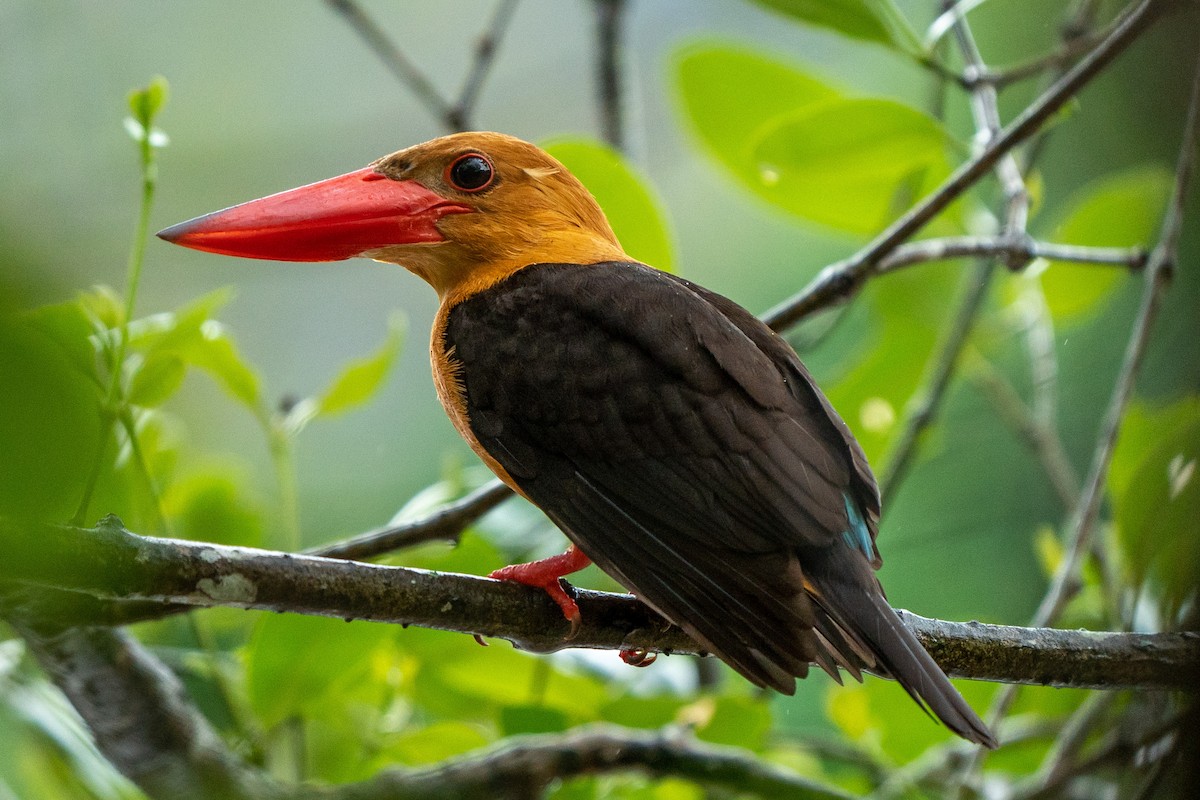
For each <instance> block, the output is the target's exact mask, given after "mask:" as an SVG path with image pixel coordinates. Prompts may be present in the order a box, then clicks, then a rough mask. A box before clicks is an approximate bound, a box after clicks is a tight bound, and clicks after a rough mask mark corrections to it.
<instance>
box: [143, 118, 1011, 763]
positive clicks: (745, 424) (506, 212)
mask: <svg viewBox="0 0 1200 800" xmlns="http://www.w3.org/2000/svg"><path fill="white" fill-rule="evenodd" d="M158 236H159V237H160V238H162V239H164V240H166V241H168V242H173V243H175V244H177V245H182V246H185V247H189V248H193V249H197V250H203V251H208V252H213V253H220V254H224V255H231V256H240V257H245V258H259V259H270V260H276V261H338V260H342V259H347V258H353V257H359V256H362V257H367V258H371V259H375V260H377V261H381V262H387V263H392V264H397V265H400V266H402V267H404V268H406V269H407V270H409V271H410V272H412V273H414V274H415V275H417V276H418V277H420V278H422V279H423V280H424V281H425V282H426V283H428V284H429V285H431V286H432V287H433V289H434V290H435V291H436V292H437V294H438V297H439V300H440V303H439V307H438V310H437V312H436V314H435V316H434V320H433V327H432V333H431V337H430V361H431V363H432V368H433V376H434V384H435V387H436V389H437V394H438V397H439V399H440V400H441V403H442V405H443V407H444V409H445V411H446V413H447V415H448V416H449V418H450V420H451V422H452V423H453V425H454V427H455V428H456V429H457V431H458V432H459V433H460V434H461V435H462V437H463V438H464V439H465V440H466V441H467V443H468V444H469V445H470V447H471V448H472V449H473V450H474V451H475V453H476V454H478V456H479V458H480V459H482V461H483V462H484V463H485V464H486V465H487V466H488V467H489V468H490V469H491V470H492V471H493V472H494V473H495V474H496V475H497V476H498V477H499V478H500V479H501V480H502V481H504V483H506V484H508V486H509V487H511V488H512V490H513V491H514V492H516V493H517V494H519V495H521V496H523V497H525V498H526V499H528V500H529V501H530V502H532V503H533V504H534V505H535V506H537V507H538V508H540V509H541V510H542V511H543V512H544V513H545V514H546V516H547V517H548V518H549V519H550V520H551V521H552V522H553V523H554V524H555V525H557V526H558V527H559V528H560V529H561V530H562V531H563V532H564V533H565V534H566V536H567V538H568V539H569V540H570V541H571V543H572V544H571V546H570V547H569V548H568V549H567V551H566V552H565V553H563V554H562V555H558V556H554V557H551V558H548V559H543V560H542V561H536V562H532V563H529V564H519V565H513V566H509V567H505V568H504V569H501V570H497V571H496V572H494V573H492V577H496V578H499V579H505V580H514V581H517V582H520V583H525V584H528V585H531V586H538V587H541V588H542V589H544V590H546V592H547V593H548V594H549V595H550V596H551V598H552V599H554V601H555V602H556V603H558V605H559V607H560V608H561V609H562V611H563V614H564V616H566V617H567V618H568V619H569V620H571V621H572V622H573V623H575V622H577V621H578V619H579V609H578V606H577V605H576V604H575V602H574V600H573V599H572V598H571V597H570V596H569V595H568V594H567V593H566V592H565V591H564V589H563V588H562V585H561V582H560V578H562V577H563V576H564V575H566V574H569V573H571V572H574V571H576V570H579V569H582V568H583V567H585V566H587V565H588V564H589V563H595V564H596V565H597V566H598V567H599V568H600V569H601V570H603V571H604V572H605V573H607V574H608V575H610V576H611V577H612V578H614V579H615V580H616V581H617V582H619V583H620V584H621V585H622V586H624V587H625V588H627V589H628V590H629V591H631V592H632V593H633V594H634V595H635V596H636V597H637V598H638V599H640V600H641V601H642V602H644V603H646V604H647V605H649V606H650V607H651V608H652V609H654V610H655V611H656V612H658V613H659V614H660V615H662V616H663V617H664V618H665V619H666V620H668V621H669V622H671V623H673V624H675V625H677V626H679V627H680V628H682V629H683V630H684V631H685V632H687V633H688V634H689V635H690V636H691V637H692V638H693V639H695V640H696V641H697V642H698V643H699V644H700V646H701V647H702V648H703V649H704V650H706V651H708V652H710V653H712V654H713V655H715V656H717V657H718V658H720V659H721V660H723V661H724V662H725V663H727V664H728V665H729V666H730V667H732V668H733V669H734V670H735V671H736V672H738V673H740V674H741V675H742V676H744V677H745V678H746V679H748V680H749V681H750V682H751V683H753V684H755V685H757V686H759V687H770V688H771V689H774V690H777V691H779V692H781V693H784V694H793V693H794V692H795V687H796V679H797V678H803V677H805V676H806V675H807V674H808V671H809V666H810V664H816V665H817V666H819V667H820V668H822V669H823V670H825V671H826V672H828V673H829V674H830V675H831V676H833V678H834V679H835V680H837V681H838V682H839V683H840V682H841V680H842V678H841V673H840V672H839V669H841V670H845V671H846V672H848V673H849V674H850V675H852V676H853V677H854V678H855V679H857V680H859V681H861V680H862V679H863V678H862V672H863V671H864V670H870V671H872V672H874V673H875V674H878V675H882V676H884V677H890V678H893V679H895V680H896V681H897V682H899V683H900V685H901V686H902V687H904V689H905V690H906V691H907V692H908V694H909V695H911V696H912V698H913V699H914V700H915V701H916V702H917V703H918V705H920V706H921V707H922V708H923V709H925V710H926V712H927V713H930V712H932V714H933V715H934V716H936V717H937V718H938V719H940V720H941V721H942V722H943V723H944V724H945V725H946V726H947V727H948V728H949V729H950V730H951V731H953V732H954V733H956V734H958V735H959V736H961V737H963V738H965V739H967V740H969V741H971V742H975V743H977V744H980V745H983V746H986V747H989V748H993V747H996V745H997V742H996V739H995V738H994V737H993V735H992V733H991V732H990V731H989V730H988V728H987V726H986V725H985V724H984V723H983V722H982V721H981V720H980V718H979V717H978V716H977V715H976V714H975V712H974V711H973V710H972V709H971V707H970V706H969V705H968V704H967V703H966V701H965V700H964V699H963V698H962V696H961V695H960V694H959V693H958V691H957V690H956V689H955V688H954V686H953V685H952V684H951V683H950V681H949V680H948V679H947V677H946V675H945V673H943V672H942V670H941V669H940V668H939V667H938V665H937V664H936V662H935V661H934V660H933V659H932V657H930V655H929V654H928V653H927V652H926V651H925V649H924V648H923V647H922V646H921V644H920V643H919V642H918V641H917V639H916V638H915V637H914V635H913V634H912V633H911V632H910V631H909V630H908V629H907V628H906V627H905V626H904V624H903V622H902V621H901V620H900V618H899V616H898V615H897V614H896V612H895V611H894V610H893V609H892V607H891V606H890V605H889V604H888V602H887V600H886V599H885V596H884V592H883V589H882V586H881V584H880V582H879V580H878V578H877V577H876V575H875V570H877V569H878V568H879V567H880V566H881V565H882V560H881V557H880V554H879V550H878V547H877V546H876V535H877V532H878V525H879V519H880V496H879V490H878V487H877V484H876V481H875V478H874V475H873V474H872V472H871V467H870V465H869V464H868V462H867V458H866V455H865V454H864V452H863V450H862V448H861V446H860V445H859V444H858V442H857V441H856V440H855V438H854V436H853V434H852V433H851V431H850V429H849V427H848V426H847V425H846V423H845V422H844V421H843V420H842V418H841V417H840V416H839V415H838V413H837V412H836V411H835V410H834V408H833V407H832V406H831V405H830V403H829V401H828V400H827V399H826V397H825V396H824V394H822V392H821V390H820V389H819V388H818V387H817V385H816V383H815V381H814V379H813V377H812V376H811V375H810V373H809V372H808V370H807V369H806V368H805V366H804V365H803V364H802V363H801V361H800V358H799V357H798V356H797V354H796V353H795V351H794V350H793V349H792V348H791V346H790V345H788V343H787V342H786V341H785V340H784V339H783V338H781V337H780V336H779V335H777V334H776V333H775V332H773V331H772V330H771V329H770V328H768V327H767V326H766V325H765V324H763V323H762V322H761V321H760V320H759V319H758V318H757V317H755V316H754V315H753V314H751V313H750V312H748V311H746V310H745V309H744V308H742V307H741V306H739V305H738V304H736V303H735V302H733V301H732V300H729V299H727V298H725V297H723V296H722V295H720V294H717V293H715V292H712V291H709V290H708V289H705V288H703V287H702V286H700V285H698V284H696V283H695V282H693V281H690V280H687V279H686V278H683V277H679V276H677V275H674V274H670V273H667V272H663V271H660V270H657V269H654V268H653V267H651V266H648V265H645V264H642V263H640V262H638V261H636V260H635V259H633V258H631V257H630V256H628V255H627V254H626V253H625V251H624V249H623V248H622V247H621V244H620V242H619V241H618V239H617V237H616V235H615V234H614V233H613V229H612V227H611V226H610V225H609V223H608V221H607V219H606V218H605V215H604V213H603V211H602V210H601V209H600V207H599V205H598V204H597V202H596V201H595V199H594V198H593V197H592V195H591V194H590V193H589V192H588V191H587V189H586V188H585V187H584V186H583V185H582V184H581V183H580V181H579V180H578V179H576V178H575V176H573V175H572V174H571V173H570V172H569V171H568V170H567V168H566V167H564V166H563V164H561V163H560V162H559V161H557V160H556V159H554V158H553V157H552V156H550V155H549V154H547V153H546V152H544V151H543V150H541V149H540V148H538V147H537V146H535V145H533V144H530V143H528V142H525V141H522V140H520V139H517V138H514V137H511V136H508V135H504V134H499V133H492V132H466V133H458V134H452V135H448V136H443V137H440V138H436V139H433V140H430V141H428V142H425V143H422V144H418V145H414V146H411V147H408V148H406V149H403V150H400V151H398V152H396V153H393V154H391V155H388V156H385V157H383V158H380V159H378V160H377V161H375V162H373V163H371V164H370V165H368V166H367V167H364V168H362V169H358V170H356V171H353V172H350V173H347V174H345V175H341V176H338V177H335V178H330V179H327V180H323V181H319V182H317V183H312V184H309V185H307V186H302V187H300V188H297V189H291V190H288V191H284V192H280V193H278V194H274V195H271V196H269V197H265V198H261V199H258V200H252V201H249V202H246V203H242V204H239V205H235V206H232V207H230V208H227V209H224V210H221V211H216V212H213V213H210V214H206V215H203V216H199V217H196V218H194V219H191V220H188V221H186V222H182V223H179V224H177V225H174V226H171V227H169V228H166V229H164V230H162V231H160V232H159V233H158ZM745 266H746V265H741V266H740V267H739V268H745Z"/></svg>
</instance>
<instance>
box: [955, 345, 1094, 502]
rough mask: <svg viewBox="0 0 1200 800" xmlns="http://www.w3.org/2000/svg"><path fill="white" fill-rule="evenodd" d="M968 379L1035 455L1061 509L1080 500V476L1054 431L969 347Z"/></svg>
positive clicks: (988, 363)
mask: <svg viewBox="0 0 1200 800" xmlns="http://www.w3.org/2000/svg"><path fill="white" fill-rule="evenodd" d="M969 355H970V357H971V363H970V365H969V366H970V371H969V372H968V378H969V379H970V380H972V381H973V382H974V383H975V384H976V386H977V387H978V388H979V390H980V391H981V392H982V393H983V396H984V397H985V398H986V399H987V400H988V402H990V403H991V404H992V408H994V409H995V410H996V413H997V414H999V415H1000V419H1001V420H1003V421H1004V423H1005V424H1007V425H1008V427H1010V428H1011V429H1012V430H1013V431H1014V432H1015V433H1016V434H1017V435H1018V436H1020V437H1021V439H1023V440H1024V441H1025V443H1026V444H1027V445H1028V446H1029V448H1030V449H1031V450H1032V451H1033V452H1034V454H1035V455H1036V456H1037V458H1038V461H1039V462H1040V463H1041V465H1042V469H1043V471H1045V473H1046V476H1047V477H1048V478H1049V479H1050V484H1051V485H1052V486H1053V487H1054V492H1055V494H1056V495H1057V496H1058V500H1059V502H1060V503H1062V506H1063V508H1074V507H1075V503H1077V502H1078V501H1079V476H1078V475H1077V474H1076V473H1075V468H1074V467H1073V466H1072V465H1071V460H1070V458H1068V457H1067V452H1066V450H1065V448H1064V447H1063V442H1062V439H1061V438H1060V437H1059V436H1058V434H1057V432H1055V431H1053V430H1047V429H1046V428H1044V427H1043V426H1042V425H1041V423H1040V422H1039V420H1038V419H1037V418H1036V417H1035V416H1034V414H1033V412H1032V411H1031V410H1030V408H1029V406H1027V405H1025V401H1024V400H1022V399H1021V396H1020V395H1019V394H1018V393H1017V390H1016V389H1014V388H1013V387H1012V384H1010V383H1009V382H1008V381H1007V380H1005V379H1004V377H1003V376H1002V375H1000V373H999V372H997V371H996V368H995V367H994V366H992V364H991V363H990V362H988V361H987V359H985V358H984V357H983V356H982V355H980V354H979V353H977V352H976V351H974V350H972V351H969Z"/></svg>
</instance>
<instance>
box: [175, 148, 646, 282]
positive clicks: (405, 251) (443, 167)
mask: <svg viewBox="0 0 1200 800" xmlns="http://www.w3.org/2000/svg"><path fill="white" fill-rule="evenodd" d="M158 235H159V236H160V237H161V238H163V239H166V240H167V241H169V242H174V243H175V244H179V245H183V246H184V247H191V248H194V249H196V250H207V251H209V252H214V253H222V254H225V255H232V256H241V257H244V258H265V259H273V260H276V261H340V260H342V259H346V258H353V257H355V256H365V257H367V258H373V259H376V260H378V261H386V262H390V263H393V264H400V265H401V266H403V267H405V268H407V269H409V270H411V271H412V272H414V273H416V274H417V275H419V276H420V277H421V278H424V279H425V280H426V281H427V282H428V283H429V284H430V285H432V286H433V287H434V289H436V290H437V291H438V293H439V294H440V295H441V296H442V297H443V298H447V297H452V296H456V295H465V294H470V293H472V292H473V291H477V290H479V289H482V288H484V287H486V286H488V285H490V284H491V283H493V282H495V281H496V280H499V279H500V278H502V277H504V276H505V275H507V274H509V273H511V272H513V271H515V270H517V269H520V268H521V267H523V266H525V265H527V264H531V263H539V262H549V261H556V262H564V263H594V262H598V261H606V260H620V259H624V258H625V255H624V253H623V251H622V250H621V246H620V244H619V243H618V242H617V238H616V236H615V235H614V234H613V231H612V228H611V227H610V226H609V224H608V221H607V220H606V219H605V217H604V214H603V212H602V211H601V210H600V207H599V206H598V205H597V204H596V201H595V200H594V199H593V198H592V196H591V194H589V193H588V191H587V189H585V188H584V187H583V184H581V183H580V182H579V181H578V180H577V179H576V178H575V177H574V176H573V175H571V173H570V172H568V171H567V170H566V168H565V167H563V165H562V164H560V163H559V162H558V161H556V160H555V159H554V158H552V157H551V156H550V155H549V154H547V153H545V152H544V151H542V150H541V149H539V148H538V147H535V146H534V145H532V144H529V143H528V142H524V141H521V140H520V139H515V138H513V137H511V136H505V135H502V134H498V133H458V134H453V135H451V136H444V137H441V138H439V139H433V140H432V141H428V142H425V143H424V144H419V145H415V146H413V147H410V148H408V149H406V150H401V151H399V152H398V153H393V154H392V155H390V156H385V157H384V158H381V159H379V160H378V161H376V162H375V163H373V164H371V165H370V166H368V167H365V168H363V169H360V170H357V171H355V172H350V173H348V174H346V175H340V176H338V177H336V178H330V179H328V180H324V181H320V182H318V183H313V184H309V185H307V186H301V187H300V188H298V189H291V190H289V191H286V192H280V193H279V194H274V195H271V196H269V197H264V198H262V199H260V200H251V201H249V202H247V203H242V204H241V205H236V206H233V207H232V208H227V209H225V210H223V211H215V212H213V213H211V214H206V215H204V216H202V217H197V218H195V219H191V220H188V221H187V222H181V223H179V224H178V225H174V226H172V227H170V228H167V229H165V230H163V231H160V232H159V234H158Z"/></svg>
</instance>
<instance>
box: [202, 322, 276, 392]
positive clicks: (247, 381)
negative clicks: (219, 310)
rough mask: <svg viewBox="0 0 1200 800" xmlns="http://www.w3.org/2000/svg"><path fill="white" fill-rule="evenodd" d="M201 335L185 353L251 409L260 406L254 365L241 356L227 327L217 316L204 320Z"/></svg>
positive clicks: (258, 382)
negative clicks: (216, 318)
mask: <svg viewBox="0 0 1200 800" xmlns="http://www.w3.org/2000/svg"><path fill="white" fill-rule="evenodd" d="M200 334H201V335H200V338H199V339H198V340H197V341H195V342H194V343H193V345H192V347H191V348H189V349H188V350H187V351H186V355H187V357H188V359H189V360H190V361H191V363H192V364H193V365H194V366H196V367H199V368H200V369H202V370H204V371H205V372H207V373H208V374H209V375H210V376H212V378H213V379H214V380H216V382H217V383H218V384H219V385H220V386H221V388H223V389H224V390H225V391H226V392H228V393H229V394H230V395H231V396H232V397H233V398H234V399H235V400H237V401H239V402H240V403H241V404H242V405H244V406H246V407H247V408H249V409H251V410H252V411H259V410H261V407H262V402H263V400H262V386H261V381H260V380H259V377H258V373H257V372H255V370H254V367H252V366H250V363H249V362H248V361H246V359H245V358H244V357H243V356H242V354H241V352H240V351H239V350H238V347H237V342H235V341H234V340H233V336H232V335H231V334H230V333H229V330H228V329H227V328H226V327H225V326H224V325H222V324H221V323H220V322H217V321H216V320H206V321H205V323H204V325H202V326H201V328H200Z"/></svg>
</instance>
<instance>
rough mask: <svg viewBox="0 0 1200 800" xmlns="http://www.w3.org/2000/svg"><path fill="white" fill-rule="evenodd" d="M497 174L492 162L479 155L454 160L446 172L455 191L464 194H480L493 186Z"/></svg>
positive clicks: (469, 155) (474, 154) (468, 154)
mask: <svg viewBox="0 0 1200 800" xmlns="http://www.w3.org/2000/svg"><path fill="white" fill-rule="evenodd" d="M495 175H496V173H495V171H494V170H493V169H492V162H490V161H488V160H487V157H486V156H481V155H480V154H479V153H467V154H466V155H465V156H459V157H458V158H456V159H454V163H453V164H451V165H450V167H449V168H448V169H447V170H446V178H447V179H448V180H449V181H450V184H451V185H452V186H453V187H454V188H455V189H460V190H462V191H464V192H479V191H482V190H484V189H486V188H487V187H488V186H490V185H491V183H492V179H493V178H494V177H495Z"/></svg>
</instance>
